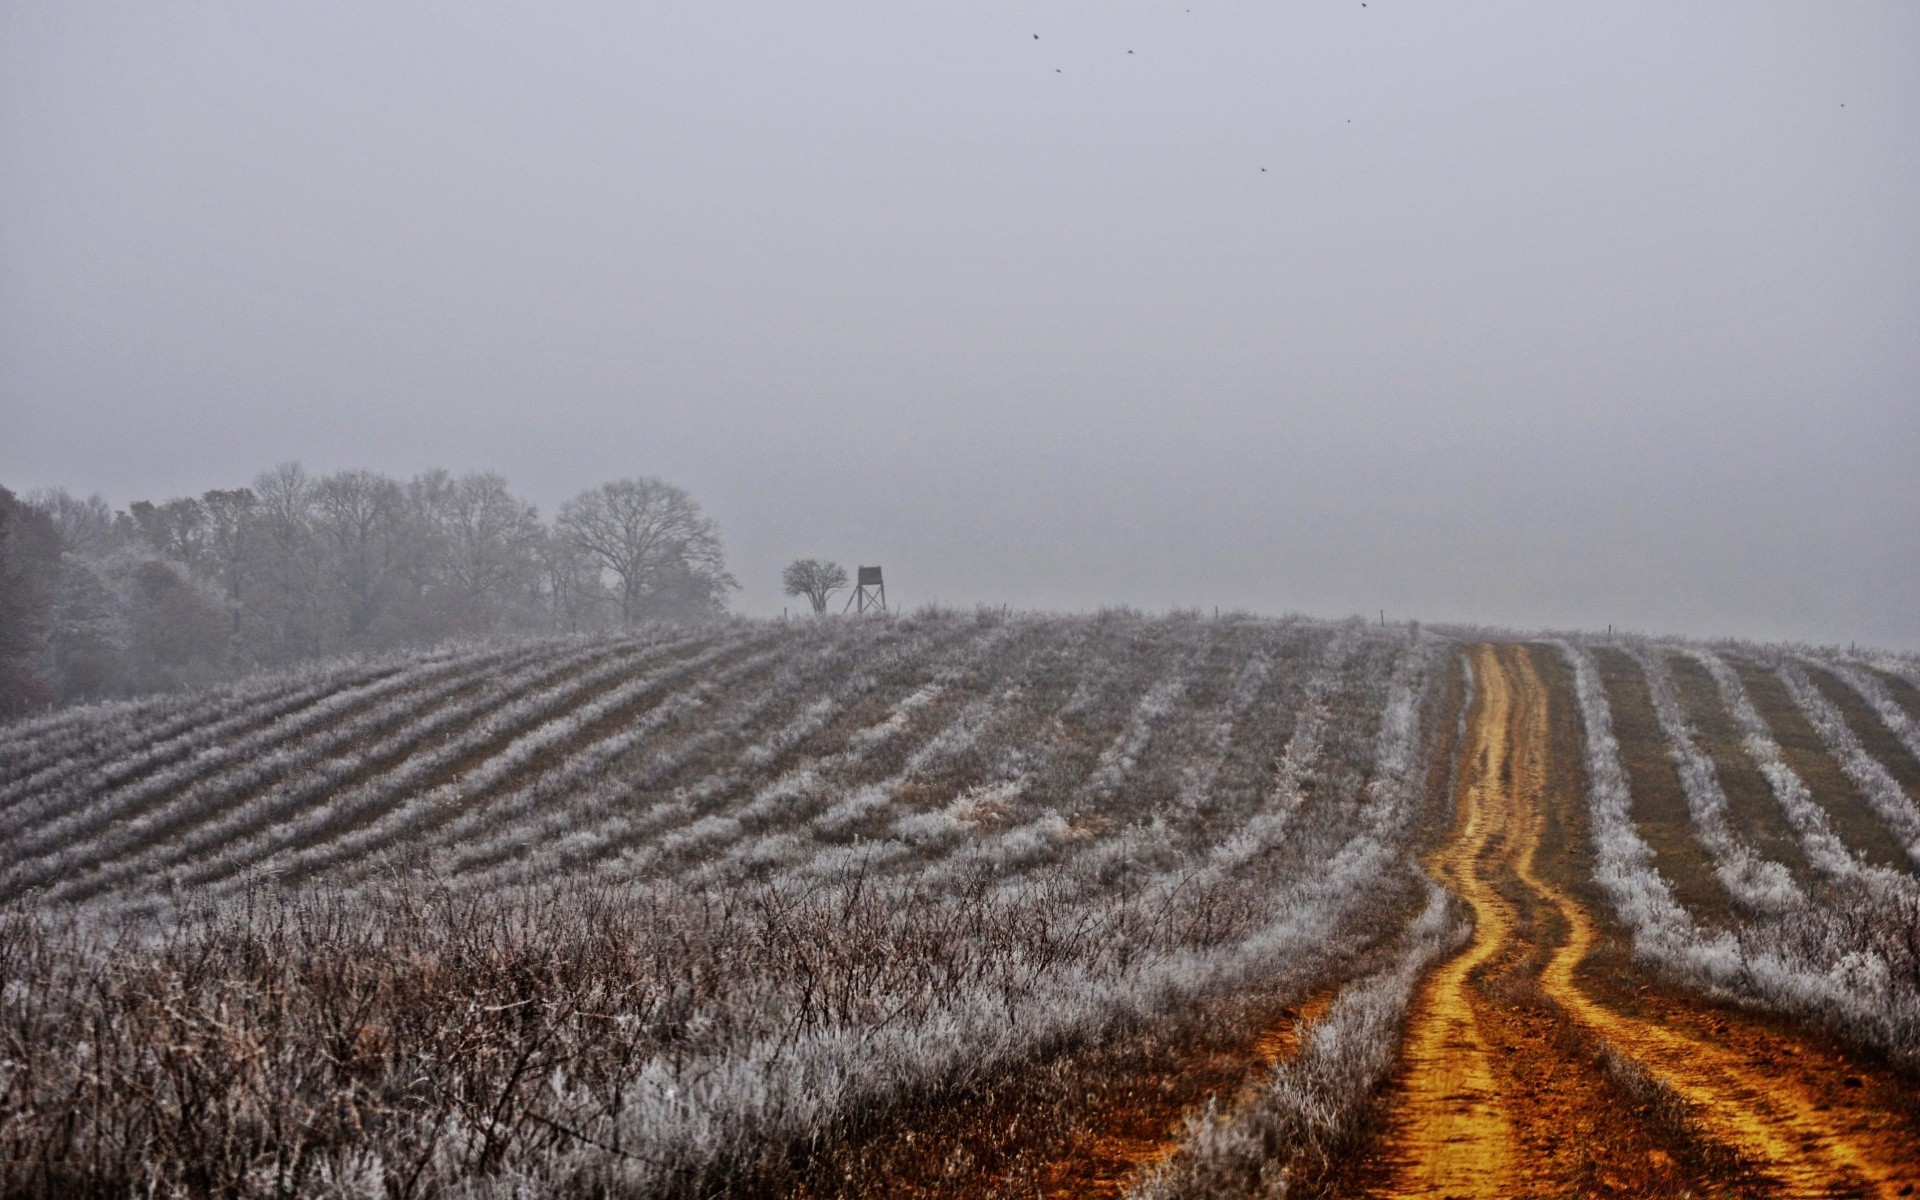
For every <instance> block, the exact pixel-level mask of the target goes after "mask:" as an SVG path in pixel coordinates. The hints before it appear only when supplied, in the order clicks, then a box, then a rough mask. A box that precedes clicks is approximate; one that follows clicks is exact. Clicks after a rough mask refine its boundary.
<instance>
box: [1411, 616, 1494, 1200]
mask: <svg viewBox="0 0 1920 1200" xmlns="http://www.w3.org/2000/svg"><path fill="white" fill-rule="evenodd" d="M1489 657H1490V656H1489V655H1486V654H1482V655H1481V656H1480V658H1481V663H1480V664H1476V673H1477V674H1479V675H1489V674H1492V672H1491V671H1489V669H1488V668H1487V666H1486V665H1485V662H1486V660H1487V659H1488V658H1489ZM1511 706H1512V693H1511V691H1510V690H1509V689H1506V688H1504V687H1489V686H1486V683H1485V681H1483V682H1482V688H1481V692H1480V696H1479V700H1478V703H1476V704H1475V706H1474V709H1473V713H1472V717H1471V724H1470V726H1469V729H1468V734H1467V739H1468V740H1467V744H1466V746H1465V747H1464V748H1463V750H1462V754H1463V757H1464V764H1463V771H1462V776H1461V785H1462V787H1461V800H1460V809H1459V814H1458V816H1457V818H1456V820H1455V824H1454V828H1453V832H1452V835H1451V836H1450V837H1449V838H1448V839H1447V841H1446V842H1445V843H1444V844H1443V845H1442V846H1441V847H1440V848H1439V849H1438V850H1436V851H1434V852H1433V853H1432V854H1431V855H1429V856H1428V858H1427V869H1428V870H1430V871H1432V872H1433V874H1434V875H1435V876H1436V877H1437V878H1438V879H1439V880H1440V881H1441V882H1442V883H1444V884H1445V885H1446V886H1447V887H1448V888H1450V889H1451V890H1452V891H1453V893H1454V894H1455V895H1456V896H1458V897H1460V898H1461V899H1462V900H1464V901H1466V903H1467V905H1468V906H1469V907H1470V908H1472V909H1473V916H1474V923H1473V939H1472V941H1470V942H1469V943H1468V944H1467V946H1466V948H1465V949H1464V950H1462V951H1461V952H1460V953H1459V954H1456V955H1455V956H1454V957H1453V958H1451V959H1449V960H1448V961H1447V962H1445V963H1443V964H1441V965H1440V966H1439V967H1437V968H1436V969H1435V970H1434V972H1433V974H1432V975H1431V976H1429V977H1428V979H1427V981H1426V983H1425V984H1424V985H1422V988H1421V992H1420V996H1419V998H1418V999H1417V1000H1416V1002H1415V1005H1414V1009H1413V1013H1412V1017H1411V1020H1410V1021H1409V1023H1408V1031H1407V1041H1406V1046H1405V1049H1404V1051H1403V1066H1402V1069H1401V1079H1400V1084H1401V1092H1400V1097H1399V1103H1398V1104H1397V1105H1396V1107H1395V1110H1394V1112H1393V1114H1392V1118H1391V1121H1392V1124H1391V1134H1390V1140H1389V1145H1390V1146H1391V1147H1392V1151H1393V1153H1392V1158H1393V1161H1394V1169H1393V1183H1392V1185H1391V1186H1392V1194H1393V1195H1395V1196H1407V1197H1422V1196H1433V1197H1439V1196H1507V1195H1513V1194H1514V1189H1513V1183H1514V1171H1513V1165H1514V1148H1513V1147H1514V1138H1513V1124H1512V1121H1511V1119H1510V1117H1509V1116H1508V1114H1507V1112H1506V1110H1505V1108H1504V1106H1503V1105H1502V1104H1501V1102H1500V1096H1499V1089H1498V1086H1497V1084H1496V1083H1495V1078H1494V1071H1493V1060H1492V1055H1491V1052H1490V1050H1489V1047H1488V1045H1487V1043H1486V1039H1485V1038H1484V1037H1483V1036H1482V1034H1481V1031H1480V1026H1479V1022H1478V1021H1477V1020H1476V1019H1475V1017H1474V1013H1473V1005H1472V1002H1471V998H1470V996H1469V994H1468V987H1469V978H1470V976H1471V975H1472V974H1473V972H1474V971H1475V970H1476V969H1478V968H1479V967H1480V966H1481V965H1482V964H1484V963H1486V962H1487V961H1489V960H1490V959H1492V958H1493V956H1494V955H1496V954H1498V953H1499V952H1500V949H1501V947H1502V945H1503V944H1504V943H1506V942H1507V941H1508V939H1509V938H1510V937H1511V935H1512V932H1513V925H1514V915H1515V914H1514V911H1513V908H1512V906H1511V905H1510V904H1508V903H1507V901H1506V900H1505V899H1504V898H1503V897H1501V895H1500V894H1499V893H1498V892H1497V891H1495V890H1494V888H1493V886H1492V884H1491V883H1490V882H1489V879H1488V873H1487V872H1486V871H1485V869H1484V868H1483V867H1482V865H1481V860H1482V858H1483V857H1484V856H1486V855H1487V854H1488V853H1489V852H1490V851H1491V850H1492V849H1493V848H1494V844H1495V840H1496V838H1497V837H1498V835H1499V834H1500V832H1501V827H1502V825H1503V824H1505V818H1506V817H1507V815H1508V814H1507V812H1506V811H1505V805H1506V802H1507V800H1508V795H1507V793H1508V789H1507V788H1506V787H1505V786H1504V781H1503V779H1502V775H1503V773H1504V770H1505V766H1506V763H1507V760H1508V747H1507V734H1508V730H1509V728H1510V726H1511V724H1512V721H1511V716H1510V712H1509V710H1510V708H1511Z"/></svg>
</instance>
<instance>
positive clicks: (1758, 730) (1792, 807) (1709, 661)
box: [1689, 649, 1860, 876]
mask: <svg viewBox="0 0 1920 1200" xmlns="http://www.w3.org/2000/svg"><path fill="white" fill-rule="evenodd" d="M1689 653H1690V654H1691V655H1692V657H1693V658H1694V660H1695V661H1697V662H1698V663H1699V664H1700V665H1701V666H1703V667H1705V668H1706V670H1707V673H1708V674H1710V675H1712V676H1713V682H1714V686H1715V687H1716V688H1718V689H1719V692H1720V701H1721V703H1722V704H1723V705H1724V706H1725V707H1726V710H1727V712H1728V713H1729V714H1730V715H1731V716H1732V717H1733V723H1734V726H1735V727H1736V728H1738V729H1739V731H1740V744H1741V746H1742V747H1744V748H1745V750H1746V752H1747V757H1748V758H1749V759H1751V760H1752V762H1753V764H1754V766H1755V767H1756V768H1758V769H1759V771H1760V774H1761V776H1762V777H1763V778H1764V779H1765V780H1766V781H1767V786H1768V787H1769V788H1770V789H1772V791H1773V795H1774V799H1776V800H1778V801H1779V802H1780V808H1781V811H1783V812H1784V813H1786V816H1787V821H1788V823H1789V824H1790V825H1792V826H1793V831H1794V833H1795V834H1796V835H1797V836H1798V838H1799V841H1800V849H1801V851H1802V852H1803V853H1805V854H1806V856H1807V861H1808V862H1810V863H1812V864H1813V866H1814V869H1816V870H1818V871H1821V872H1824V873H1826V874H1828V875H1833V876H1847V875H1852V874H1854V873H1855V872H1856V871H1858V869H1859V866H1860V864H1859V860H1858V859H1857V858H1855V857H1854V854H1853V852H1852V851H1850V850H1848V849H1847V847H1846V843H1844V842H1842V841H1841V840H1840V839H1839V837H1838V836H1836V835H1835V834H1834V832H1833V827H1832V825H1831V824H1830V823H1829V822H1828V820H1827V814H1826V811H1825V810H1824V809H1822V808H1821V807H1820V805H1819V804H1818V803H1816V802H1815V801H1814V799H1813V793H1812V792H1810V791H1808V790H1807V785H1806V783H1805V782H1804V781H1802V780H1801V778H1800V776H1799V773H1798V772H1796V771H1795V770H1794V769H1793V768H1792V767H1791V766H1789V765H1787V761H1786V758H1785V757H1784V756H1783V755H1782V754H1781V752H1780V743H1779V742H1777V741H1775V740H1774V736H1773V731H1772V730H1771V729H1770V728H1768V727H1767V723H1766V721H1765V719H1763V718H1762V717H1761V716H1760V712H1759V710H1758V709H1756V708H1754V706H1753V699H1752V697H1751V696H1749V695H1748V694H1747V687H1746V684H1744V683H1742V682H1741V681H1740V676H1739V673H1738V672H1736V671H1735V670H1734V669H1733V668H1732V667H1731V666H1729V665H1727V661H1726V660H1725V659H1724V658H1722V657H1720V655H1718V654H1716V653H1714V652H1713V651H1711V650H1704V649H1695V650H1690V651H1689Z"/></svg>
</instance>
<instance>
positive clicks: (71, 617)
mask: <svg viewBox="0 0 1920 1200" xmlns="http://www.w3.org/2000/svg"><path fill="white" fill-rule="evenodd" d="M738 586H739V585H738V584H737V583H736V582H735V580H734V579H733V577H732V576H731V575H730V574H728V572H727V569H726V562H725V556H724V554H723V551H722V547H721V543H720V535H719V530H718V527H717V526H716V525H715V524H714V522H713V520H712V519H711V518H709V517H707V516H706V515H704V514H703V513H702V512H701V510H700V506H699V505H698V504H697V503H695V502H694V500H693V498H692V497H691V496H689V495H688V494H687V493H686V491H684V490H683V489H681V488H678V487H676V486H674V485H672V484H670V483H666V482H663V481H661V480H659V479H654V478H650V477H649V478H638V479H621V480H615V481H613V482H610V483H605V484H601V485H600V486H598V487H595V488H591V489H589V490H587V491H584V492H581V493H580V494H579V495H577V496H575V497H574V498H573V499H571V500H569V501H567V502H566V503H565V504H563V505H561V507H560V511H559V512H558V513H557V514H556V515H555V517H554V519H553V520H551V521H544V520H542V519H541V516H540V513H539V510H538V509H537V508H536V507H535V506H534V505H533V504H532V503H530V502H528V501H526V500H523V499H521V498H520V497H518V496H515V495H514V494H513V492H512V491H511V490H510V489H509V487H508V485H507V481H506V480H505V479H504V478H502V477H501V476H499V475H496V474H493V473H492V472H477V473H469V474H465V475H453V474H450V473H449V472H446V471H443V470H432V471H426V472H423V473H421V474H419V475H416V476H414V477H413V478H412V479H410V480H405V481H402V480H398V479H394V478H391V477H389V476H386V475H381V474H378V473H376V472H372V471H362V470H347V471H338V472H335V473H333V474H331V475H321V476H315V475H311V474H309V473H308V472H307V471H305V470H304V469H303V468H301V467H300V465H299V464H297V463H288V464H284V465H282V466H279V467H275V468H273V469H272V470H270V471H266V472H264V473H262V474H261V475H260V476H259V477H257V478H256V479H255V480H254V481H253V483H252V485H251V486H248V487H239V488H232V489H214V490H212V491H208V492H206V493H204V494H202V495H200V496H197V497H196V496H180V497H175V498H173V499H170V500H166V501H162V502H159V503H154V502H151V501H145V500H142V501H138V502H135V503H133V504H130V505H128V506H127V507H126V508H125V509H123V510H119V511H116V510H114V509H113V508H112V507H111V506H109V505H108V504H107V502H106V501H105V500H103V499H102V498H101V497H100V496H98V495H95V496H91V497H88V498H86V499H80V498H77V497H75V496H73V495H71V494H69V493H68V492H66V491H65V490H62V489H55V490H49V491H41V492H36V493H33V494H30V495H27V496H24V497H20V496H16V495H15V494H14V493H13V492H11V491H8V490H7V489H6V488H4V487H0V715H14V714H18V713H21V712H28V711H32V710H34V709H37V708H41V707H45V706H47V705H51V704H61V703H69V702H73V701H81V700H95V699H104V698H109V697H116V696H128V695H136V694H141V693H145V692H153V691H164V690H171V689H177V688H182V687H190V686H195V685H198V684H202V683H206V682H210V681H212V680H216V679H220V678H224V677H227V676H231V675H233V674H236V673H239V672H242V671H246V670H250V669H254V668H258V667H269V666H276V665H282V664H286V663H291V662H295V661H299V660H301V659H306V658H313V657H317V656H322V655H330V654H339V653H346V652H354V651H363V650H384V649H389V648H392V647H396V646H404V645H415V644H421V643H427V642H433V641H438V640H441V639H445V638H450V637H463V636H484V635H488V634H496V633H541V632H567V631H580V630H589V629H597V628H606V627H611V626H619V625H633V624H637V623H639V622H642V621H648V620H691V619H698V618H701V617H706V616H711V615H716V614H718V613H721V612H724V611H725V606H726V596H727V593H728V592H730V591H732V590H733V589H735V588H737V587H738Z"/></svg>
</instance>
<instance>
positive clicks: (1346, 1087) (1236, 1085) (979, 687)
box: [0, 611, 1920, 1200]
mask: <svg viewBox="0 0 1920 1200" xmlns="http://www.w3.org/2000/svg"><path fill="white" fill-rule="evenodd" d="M1917 1190H1920V660H1916V659H1914V658H1912V657H1907V656H1900V655H1891V654H1876V653H1866V652H1857V651H1848V652H1840V651H1837V650H1814V649H1810V648H1806V647H1793V646H1759V645H1751V644H1744V643H1742V644H1735V643H1722V644H1712V645H1708V644H1703V643H1695V642H1678V641H1659V640H1647V639H1637V638H1611V637H1609V638H1595V637H1582V636H1576V635H1567V636H1562V637H1544V638H1520V637H1499V636H1492V635H1486V634H1481V633H1473V632H1469V631H1444V630H1441V631H1436V630H1432V629H1422V628H1420V627H1418V626H1408V625H1374V624H1368V623H1365V622H1361V621H1358V620H1355V621H1348V622H1324V621H1313V620H1305V619H1279V620H1269V619H1256V618H1252V617H1244V616H1228V617H1215V618H1205V617H1202V616H1200V615H1198V614H1174V615H1171V616H1143V615H1140V614H1136V613H1131V612H1127V611H1113V612H1103V613H1099V614H1094V615H1087V616H1034V615H1010V614H1003V613H998V612H991V611H982V612H979V613H951V612H937V611H929V612H925V613H921V614H916V615H911V616H893V617H876V618H864V619H854V618H846V619H821V620H804V621H780V622H752V621H719V622H709V623H702V624H694V625H660V626H648V627H641V628H638V629H635V630H631V631H629V632H626V633H622V634H619V635H607V634H600V635H595V636H591V637H586V636H582V637H558V638H552V637H550V638H542V639H534V640H517V641H497V642H490V643H472V644H450V645H445V646H441V647H437V648H434V649H430V650H422V651H415V652H410V653H405V654H395V655H390V656H385V657H363V658H354V659H342V660H334V661H328V662H324V663H320V664H316V665H310V666H305V667H300V668H295V669H292V670H287V671H283V672H279V673H275V674H271V675H262V676H257V677H253V678H250V679H247V680H245V681H242V682H238V683H232V684H226V685H222V686H220V687H217V688H211V689H206V690H202V691H198V692H191V693H180V694H175V695H170V696H165V697H158V698H149V699H143V700H134V701H118V702H113V703H105V704H95V705H87V706H81V707H75V708H69V709H63V710H58V711H55V712H52V713H49V714H46V715H42V716H37V717H33V718H29V719H25V720H20V721H16V722H14V723H12V724H9V725H5V726H0V1196H5V1197H43V1196H60V1197H101V1198H106V1197H114V1198H119V1197H126V1196H134V1195H138V1196H169V1197H171V1196H180V1197H245V1198H252V1197H287V1196H316V1197H337V1198H341V1200H346V1198H350V1197H351V1198H360V1197H365V1198H369V1200H371V1198H383V1200H384V1198H391V1200H400V1198H413V1197H422V1198H425V1197H436V1198H438V1197H448V1198H453V1197H458V1198H476V1200H477V1198H481V1197H502V1198H504V1197H523V1196H607V1197H659V1198H669V1197H671V1198H682V1197H684V1198H689V1200H691V1198H694V1197H701V1198H720V1197H800V1198H807V1200H828V1198H856V1197H873V1198H878V1197H905V1198H910V1200H918V1198H933V1197H954V1198H959V1197H1008V1198H1013V1197H1022V1198H1030V1197H1058V1198H1067V1197H1101V1198H1115V1200H1118V1198H1122V1197H1125V1198H1131V1200H1215V1198H1221V1200H1224V1198H1227V1197H1308V1196H1311V1197H1352V1198H1359V1197H1435V1198H1439V1197H1518V1196H1609V1197H1614V1196H1618V1197H1677V1196H1714V1197H1757V1198H1758V1197H1898V1196H1911V1195H1914V1194H1916V1191H1917Z"/></svg>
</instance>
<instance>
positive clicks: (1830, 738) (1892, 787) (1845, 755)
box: [1776, 662, 1920, 867]
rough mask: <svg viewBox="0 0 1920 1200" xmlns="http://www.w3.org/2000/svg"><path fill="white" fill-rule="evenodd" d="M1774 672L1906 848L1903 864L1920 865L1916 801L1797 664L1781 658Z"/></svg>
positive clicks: (1919, 819)
mask: <svg viewBox="0 0 1920 1200" xmlns="http://www.w3.org/2000/svg"><path fill="white" fill-rule="evenodd" d="M1776 674H1778V675H1779V677H1780V682H1782V683H1783V684H1785V685H1786V688H1787V692H1788V693H1789V694H1790V695H1791V696H1792V697H1793V701H1794V703H1795V704H1797V705H1799V707H1800V713H1801V715H1802V716H1803V717H1805V718H1806V719H1807V721H1808V723H1809V724H1811V725H1812V726H1813V727H1814V728H1815V729H1817V730H1819V731H1820V737H1821V738H1822V740H1824V741H1825V742H1826V744H1827V749H1828V751H1829V752H1831V753H1832V755H1833V756H1834V758H1835V759H1837V760H1838V761H1839V763H1840V769H1841V770H1842V771H1844V772H1846V775H1847V778H1848V779H1850V780H1852V781H1853V785H1854V786H1855V787H1856V788H1858V789H1859V790H1860V794H1861V795H1863V796H1865V797H1866V800H1867V803H1868V804H1870V805H1871V806H1872V807H1873V811H1874V814H1875V815H1876V816H1878V817H1879V818H1880V820H1881V822H1882V823H1883V824H1884V825H1885V826H1886V828H1887V829H1888V830H1889V831H1891V832H1892V834H1893V836H1894V837H1895V838H1896V839H1897V840H1898V841H1899V843H1900V845H1901V847H1902V848H1903V849H1904V850H1905V851H1906V854H1907V859H1908V863H1907V865H1908V866H1909V867H1920V804H1916V803H1915V802H1914V798H1913V797H1912V796H1909V795H1908V794H1907V793H1906V791H1905V789H1903V788H1902V787H1901V786H1900V782H1899V780H1897V779H1895V778H1894V777H1893V774H1892V772H1890V771H1888V770H1887V768H1886V767H1885V766H1884V765H1883V764H1882V763H1881V762H1880V761H1879V760H1877V759H1875V758H1874V757H1873V756H1872V755H1871V754H1869V753H1867V750H1866V747H1864V746H1862V745H1861V744H1860V738H1859V736H1858V735H1856V734H1855V733H1854V731H1853V729H1852V728H1851V727H1850V726H1849V725H1848V724H1847V719H1846V717H1845V716H1843V715H1842V714H1841V712H1840V709H1839V708H1838V707H1837V706H1836V705H1835V704H1834V703H1833V701H1831V700H1829V699H1828V698H1827V697H1826V696H1825V695H1824V694H1822V693H1821V691H1820V689H1819V688H1817V687H1815V686H1814V683H1813V681H1812V680H1811V679H1809V678H1808V677H1807V673H1806V671H1805V669H1804V668H1802V667H1801V665H1800V664H1799V663H1796V662H1783V663H1781V664H1780V667H1779V670H1778V671H1777V672H1776Z"/></svg>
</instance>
